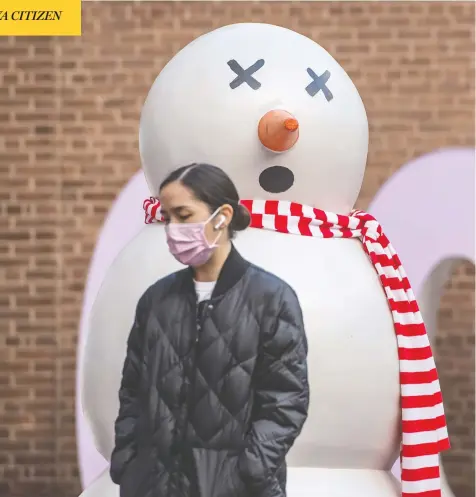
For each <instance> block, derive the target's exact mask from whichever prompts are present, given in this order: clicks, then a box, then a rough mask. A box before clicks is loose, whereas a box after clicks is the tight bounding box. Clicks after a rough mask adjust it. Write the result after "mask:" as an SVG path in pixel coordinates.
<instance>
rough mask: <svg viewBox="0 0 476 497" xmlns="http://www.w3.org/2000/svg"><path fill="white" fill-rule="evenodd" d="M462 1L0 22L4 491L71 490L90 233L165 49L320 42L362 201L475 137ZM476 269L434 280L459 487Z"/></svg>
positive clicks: (469, 462) (128, 9)
mask: <svg viewBox="0 0 476 497" xmlns="http://www.w3.org/2000/svg"><path fill="white" fill-rule="evenodd" d="M473 18H474V5H473V4H471V3H469V2H468V3H458V2H451V3H429V2H421V3H404V2H399V3H351V4H350V3H349V4H345V3H339V4H337V3H321V2H317V3H303V4H298V3H272V4H271V3H244V2H239V3H195V2H193V3H146V4H140V3H129V2H120V3H112V2H104V3H96V2H94V3H93V2H87V3H84V4H83V24H84V27H83V33H84V34H83V37H82V38H76V39H74V38H64V39H54V38H35V39H34V38H16V39H13V38H0V78H1V80H2V84H1V86H0V127H1V128H0V129H1V130H0V206H1V215H0V240H1V243H0V497H6V496H14V495H18V496H30V495H35V496H38V497H39V496H43V495H48V496H50V497H51V496H53V497H56V496H58V497H59V496H60V495H61V496H64V497H74V496H77V495H79V492H80V489H79V483H78V477H77V464H76V449H75V440H74V367H75V348H76V333H77V327H78V318H79V313H80V307H81V299H82V289H83V285H84V281H85V276H86V273H87V268H88V262H89V258H90V256H91V253H92V250H93V247H94V243H95V237H96V235H97V233H98V230H99V229H100V227H101V223H102V222H103V219H104V216H105V214H106V212H107V210H108V208H109V206H110V205H111V202H112V201H113V199H114V197H115V195H116V194H117V193H118V191H119V189H120V188H121V187H122V186H123V185H124V183H125V182H126V181H127V180H128V178H129V177H130V176H131V175H132V174H133V173H134V172H135V171H136V170H137V168H138V167H139V156H138V150H137V128H138V116H139V112H140V108H141V105H142V103H143V100H144V98H145V95H146V92H147V90H148V88H149V86H150V85H151V83H152V81H153V79H154V78H155V76H156V75H157V73H158V72H159V71H160V69H161V68H162V67H163V66H164V64H165V63H166V61H167V60H168V59H169V58H170V57H171V56H172V55H173V54H174V53H175V52H176V51H177V50H178V49H179V48H181V47H182V46H183V45H185V44H186V43H187V42H189V41H190V40H192V39H193V38H195V37H196V36H197V35H199V34H201V33H203V32H205V31H208V30H210V29H212V28H214V27H217V26H220V25H224V24H228V23H231V22H240V21H250V20H253V21H260V22H271V23H275V24H280V25H284V26H287V27H290V28H292V29H295V30H297V31H300V32H302V33H303V34H306V35H308V36H311V37H312V38H314V39H316V40H317V41H319V42H320V43H321V44H322V45H323V46H324V47H325V48H326V49H328V50H329V51H330V52H331V53H332V54H334V55H335V56H336V58H337V59H338V60H339V61H340V62H341V64H342V65H343V66H344V67H345V69H346V70H347V71H348V72H349V73H350V75H351V77H352V78H353V80H354V81H355V83H356V84H357V86H358V88H359V89H360V91H361V95H362V98H363V100H364V102H365V105H366V108H367V111H368V115H369V121H370V125H371V147H370V155H369V165H368V170H367V174H366V178H365V182H364V186H363V189H362V193H361V197H360V199H359V206H360V207H366V205H368V203H369V201H370V199H371V198H372V196H373V194H374V193H375V192H376V191H377V189H378V187H379V186H380V185H381V184H382V183H383V182H384V181H385V179H386V178H387V177H388V176H389V175H390V174H391V173H393V172H394V171H395V170H396V169H397V168H398V167H399V166H400V165H401V164H403V163H405V162H406V161H408V160H409V159H411V158H413V157H416V156H418V155H421V154H423V153H426V152H430V151H432V150H434V149H436V148H439V147H444V146H451V145H462V146H473V145H474V89H473V85H474V55H473V52H474V50H473V48H474V27H473ZM473 286H474V268H473V267H472V266H470V265H467V264H466V265H460V266H459V267H458V268H457V269H456V270H455V273H454V277H453V278H452V280H451V282H450V283H449V285H448V288H447V290H446V292H445V295H444V298H443V302H442V310H441V313H440V314H441V315H440V330H439V335H438V343H437V347H436V353H437V356H438V361H439V364H440V367H441V375H442V383H443V388H444V392H445V397H446V400H447V403H448V416H449V423H450V431H451V433H452V434H453V445H454V449H453V451H452V452H451V453H448V454H447V455H445V464H446V468H447V473H448V478H449V480H450V482H451V483H452V484H453V486H454V489H455V490H457V491H458V493H457V497H470V496H473V495H474V374H473V372H474V331H473V329H474V323H473V318H474V295H473Z"/></svg>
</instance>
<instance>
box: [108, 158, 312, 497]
mask: <svg viewBox="0 0 476 497" xmlns="http://www.w3.org/2000/svg"><path fill="white" fill-rule="evenodd" d="M159 200H160V204H161V212H162V215H163V218H164V221H165V223H166V235H167V242H168V246H169V249H170V251H171V253H172V254H173V255H174V256H175V257H176V259H177V260H178V261H179V262H181V263H183V264H184V265H186V266H189V267H188V268H186V269H183V270H182V271H178V272H176V273H173V274H171V275H169V276H167V277H165V278H163V279H161V280H159V281H157V282H156V283H155V284H154V285H152V286H151V287H150V288H149V289H148V290H147V291H146V292H145V293H144V295H143V296H142V297H141V298H140V300H139V303H138V305H137V311H136V317H135V322H134V325H133V327H132V331H131V334H130V336H129V340H128V350H127V357H126V361H125V365H124V370H123V378H122V383H121V388H120V392H119V399H120V409H119V416H118V418H117V421H116V424H115V430H116V445H115V448H114V451H113V453H112V457H111V470H110V471H111V477H112V479H113V481H114V482H115V483H117V484H119V485H120V490H121V497H285V495H286V490H285V485H286V464H285V456H286V453H287V452H288V450H289V449H290V447H291V446H292V444H293V442H294V440H295V439H296V437H297V436H298V435H299V433H300V431H301V428H302V426H303V424H304V421H305V419H306V416H307V409H308V401H309V390H308V381H307V365H306V355H307V342H306V337H305V332H304V326H303V320H302V314H301V308H300V305H299V302H298V299H297V297H296V294H295V293H294V291H293V290H292V289H291V288H290V287H289V285H287V284H286V283H285V282H283V281H282V280H280V279H279V278H277V277H276V276H274V275H272V274H270V273H268V272H266V271H264V270H263V269H261V268H259V267H256V266H254V265H253V264H251V263H249V262H248V261H246V260H244V259H243V258H242V257H241V256H240V254H239V253H238V252H237V251H236V249H235V248H234V246H233V244H232V243H231V239H232V238H233V235H234V234H235V232H236V231H241V230H244V229H245V228H246V227H247V226H248V224H249V220H250V217H249V213H248V211H247V210H246V209H245V208H244V207H243V206H241V205H240V204H239V197H238V192H237V191H236V188H235V186H234V185H233V183H232V182H231V180H230V178H229V177H228V176H227V175H226V174H225V173H224V172H223V171H222V170H221V169H219V168H217V167H214V166H211V165H207V164H192V165H190V166H186V167H182V168H180V169H177V170H176V171H174V172H172V173H171V174H170V175H169V176H168V177H167V178H166V179H165V181H164V182H163V183H162V184H161V186H160V190H159ZM263 249H264V248H263Z"/></svg>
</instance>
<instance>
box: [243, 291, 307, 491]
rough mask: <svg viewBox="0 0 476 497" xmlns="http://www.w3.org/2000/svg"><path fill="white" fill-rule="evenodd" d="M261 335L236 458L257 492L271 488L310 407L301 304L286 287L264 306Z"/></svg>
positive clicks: (250, 486)
mask: <svg viewBox="0 0 476 497" xmlns="http://www.w3.org/2000/svg"><path fill="white" fill-rule="evenodd" d="M276 300H277V299H276ZM261 334H262V344H261V351H260V354H259V357H258V362H257V365H256V369H255V376H254V389H255V398H254V406H253V415H252V426H251V430H250V432H249V435H248V439H247V444H246V449H245V450H244V452H243V453H242V455H241V456H240V459H239V471H240V474H241V475H242V477H243V480H244V481H245V482H246V484H247V487H248V488H249V491H250V493H254V492H256V493H257V494H258V495H262V492H263V491H264V490H265V489H267V488H269V487H270V486H271V481H272V480H273V478H274V476H275V474H276V472H277V471H278V469H279V468H280V467H281V466H282V464H283V463H284V460H285V456H286V454H287V452H288V451H289V449H290V448H291V446H292V445H293V443H294V441H295V439H296V438H297V436H298V435H299V433H300V432H301V429H302V427H303V425H304V422H305V421H306V418H307V412H308V406H309V386H308V377H307V340H306V335H305V331H304V323H303V318H302V312H301V306H300V304H299V301H298V298H297V296H296V294H295V293H294V291H293V290H292V289H291V288H290V287H286V288H285V289H284V292H283V293H282V295H281V298H280V299H279V302H278V303H276V304H274V305H271V306H270V308H269V309H268V310H267V312H266V315H265V317H264V319H263V323H262V326H261Z"/></svg>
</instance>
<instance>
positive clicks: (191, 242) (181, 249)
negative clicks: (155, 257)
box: [165, 209, 224, 266]
mask: <svg viewBox="0 0 476 497" xmlns="http://www.w3.org/2000/svg"><path fill="white" fill-rule="evenodd" d="M219 211H220V209H217V210H216V211H215V212H214V213H213V214H212V215H211V216H210V217H209V218H208V219H207V220H206V221H203V222H202V223H170V224H168V225H167V226H166V228H165V233H166V235H167V244H168V246H169V250H170V253H171V254H172V255H173V256H174V257H175V258H176V259H177V260H178V261H179V262H180V263H182V264H184V265H185V266H201V265H202V264H205V263H206V262H207V261H208V260H209V259H210V257H211V255H212V253H213V251H214V250H215V248H216V247H217V246H218V245H217V241H218V239H219V238H220V236H221V232H220V233H219V234H218V236H217V237H216V238H215V241H214V242H213V243H212V244H210V243H208V240H207V238H206V236H205V226H206V225H207V224H208V223H209V222H210V221H211V220H212V219H213V218H214V217H215V216H216V214H217V213H218V212H219ZM223 222H224V219H222V220H221V221H219V222H218V223H217V225H216V226H215V228H219V227H220V226H221V225H222V224H223Z"/></svg>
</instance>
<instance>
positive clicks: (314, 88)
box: [306, 68, 334, 102]
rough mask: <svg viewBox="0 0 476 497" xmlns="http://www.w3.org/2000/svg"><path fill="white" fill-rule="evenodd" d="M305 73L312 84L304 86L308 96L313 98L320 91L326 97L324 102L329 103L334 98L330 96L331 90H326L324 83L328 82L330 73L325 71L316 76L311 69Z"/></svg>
mask: <svg viewBox="0 0 476 497" xmlns="http://www.w3.org/2000/svg"><path fill="white" fill-rule="evenodd" d="M307 73H308V74H309V76H311V78H312V83H309V84H308V85H307V86H306V91H307V92H308V93H309V95H311V97H313V96H314V95H316V94H317V93H319V92H320V91H322V93H324V96H325V97H326V100H327V101H328V102H330V101H331V100H332V99H333V98H334V95H332V92H331V90H329V88H327V86H326V83H327V82H328V81H329V78H330V77H331V73H330V72H329V71H325V72H323V73H322V74H321V75H320V76H318V75H317V74H316V73H315V72H314V71H313V70H312V69H311V68H308V69H307Z"/></svg>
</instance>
